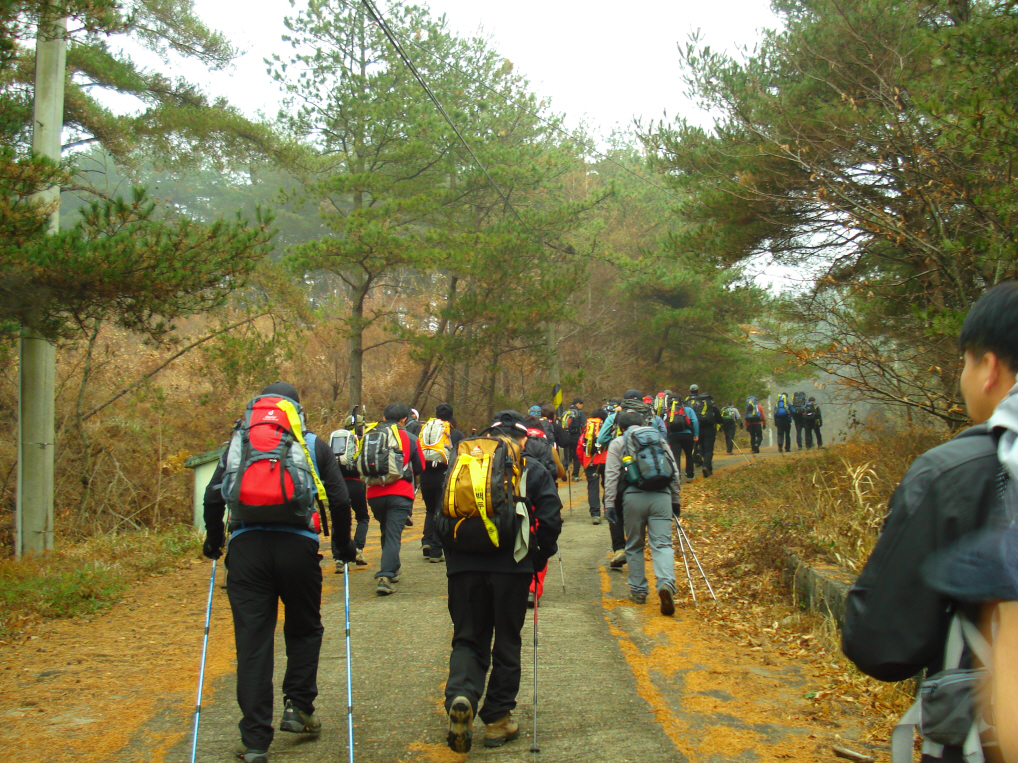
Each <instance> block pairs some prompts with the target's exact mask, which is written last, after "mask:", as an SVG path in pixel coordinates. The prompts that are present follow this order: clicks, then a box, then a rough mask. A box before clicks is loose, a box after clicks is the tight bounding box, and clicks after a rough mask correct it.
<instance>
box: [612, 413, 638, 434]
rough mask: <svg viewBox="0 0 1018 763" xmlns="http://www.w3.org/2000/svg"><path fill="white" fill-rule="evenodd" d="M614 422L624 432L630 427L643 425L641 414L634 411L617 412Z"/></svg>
mask: <svg viewBox="0 0 1018 763" xmlns="http://www.w3.org/2000/svg"><path fill="white" fill-rule="evenodd" d="M615 423H616V424H618V426H619V429H620V430H622V431H623V432H625V431H626V430H627V429H629V428H630V427H639V426H643V416H641V415H640V414H639V413H636V412H635V411H625V412H623V413H620V414H619V416H618V418H617V419H615Z"/></svg>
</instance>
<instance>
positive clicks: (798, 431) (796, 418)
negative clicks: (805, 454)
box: [792, 413, 806, 450]
mask: <svg viewBox="0 0 1018 763" xmlns="http://www.w3.org/2000/svg"><path fill="white" fill-rule="evenodd" d="M792 422H793V423H794V424H795V445H796V447H797V448H798V449H799V450H802V430H803V429H804V428H805V426H806V425H805V423H804V422H803V420H802V414H801V413H799V414H795V413H793V414H792Z"/></svg>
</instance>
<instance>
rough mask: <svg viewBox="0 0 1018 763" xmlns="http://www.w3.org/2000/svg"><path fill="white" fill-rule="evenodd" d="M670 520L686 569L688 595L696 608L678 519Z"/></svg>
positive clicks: (673, 516)
mask: <svg viewBox="0 0 1018 763" xmlns="http://www.w3.org/2000/svg"><path fill="white" fill-rule="evenodd" d="M672 520H673V521H674V522H675V533H676V535H678V536H679V551H680V552H682V564H683V565H685V567H686V580H688V581H689V595H690V596H692V597H693V606H694V607H695V606H698V605H697V603H696V591H694V590H693V576H692V575H690V574H689V560H687V559H686V544H685V543H683V542H682V529H681V527H680V526H679V518H678V517H676V516H675V515H674V514H672Z"/></svg>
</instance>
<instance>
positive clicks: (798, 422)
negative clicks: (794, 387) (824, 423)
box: [792, 390, 806, 450]
mask: <svg viewBox="0 0 1018 763" xmlns="http://www.w3.org/2000/svg"><path fill="white" fill-rule="evenodd" d="M805 407H806V393H805V392H803V391H802V390H799V391H798V392H793V393H792V423H794V424H795V447H796V449H797V450H802V430H803V429H804V428H805V423H804V422H803V420H802V411H803V409H804V408H805Z"/></svg>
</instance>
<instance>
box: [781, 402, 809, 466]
mask: <svg viewBox="0 0 1018 763" xmlns="http://www.w3.org/2000/svg"><path fill="white" fill-rule="evenodd" d="M773 415H774V428H775V429H776V430H778V453H781V452H782V448H783V449H784V452H785V453H789V452H791V450H792V406H791V404H790V403H789V401H788V393H787V392H782V393H781V394H779V395H778V402H777V403H776V404H775V406H774V411H773ZM806 438H807V442H808V441H809V433H808V432H807V433H806Z"/></svg>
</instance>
